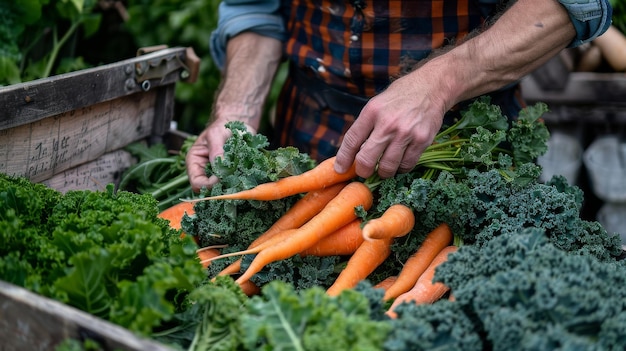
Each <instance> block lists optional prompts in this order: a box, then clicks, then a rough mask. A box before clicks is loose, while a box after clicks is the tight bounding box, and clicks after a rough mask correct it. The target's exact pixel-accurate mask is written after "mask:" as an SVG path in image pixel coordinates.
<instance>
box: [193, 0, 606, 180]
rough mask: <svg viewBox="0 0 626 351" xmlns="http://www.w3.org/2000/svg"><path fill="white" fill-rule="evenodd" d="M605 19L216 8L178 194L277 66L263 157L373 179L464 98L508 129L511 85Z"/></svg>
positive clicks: (255, 5) (296, 6)
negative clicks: (281, 154)
mask: <svg viewBox="0 0 626 351" xmlns="http://www.w3.org/2000/svg"><path fill="white" fill-rule="evenodd" d="M505 5H506V6H505ZM611 15H612V10H611V7H610V5H609V4H608V0H586V1H585V0H580V1H578V2H576V1H575V0H558V1H557V0H518V1H508V3H507V1H497V0H474V1H473V0H439V1H422V0H413V1H408V0H407V1H372V0H370V1H362V0H351V1H339V0H294V1H286V0H283V1H282V2H281V1H280V0H268V1H254V0H226V1H224V2H222V4H221V5H220V21H219V24H218V28H217V29H216V31H215V32H214V34H213V37H212V42H211V43H212V50H213V53H214V55H213V56H214V59H215V61H216V62H217V63H218V65H220V66H221V67H222V68H223V80H222V84H221V87H220V90H219V92H218V94H217V98H216V103H215V106H214V110H213V116H212V117H213V118H212V121H211V122H210V124H209V125H208V126H207V128H206V129H205V130H204V131H203V132H202V133H201V134H200V135H199V136H198V140H197V141H196V142H195V144H194V145H193V146H192V148H191V149H190V151H189V154H188V156H187V159H186V162H187V170H188V174H189V177H190V182H191V185H192V188H193V189H194V190H195V191H198V190H199V189H200V188H201V187H210V186H212V185H213V184H215V183H216V182H217V179H209V178H207V177H206V175H205V173H204V169H205V166H206V164H207V162H210V161H213V160H214V159H215V157H217V156H218V155H221V154H222V153H223V145H224V142H225V140H226V139H227V138H228V136H229V134H228V130H227V129H226V128H224V125H225V124H226V123H227V122H228V121H233V120H238V121H243V122H244V123H245V124H246V125H247V127H248V128H249V129H250V131H252V132H255V131H256V130H258V128H259V124H260V120H261V116H262V111H263V104H264V102H265V99H266V97H267V94H268V92H269V89H270V86H271V83H272V81H273V78H274V75H275V73H276V70H277V68H278V66H279V64H280V63H281V62H282V60H283V59H285V58H286V59H287V60H288V61H289V62H290V75H289V77H288V79H287V82H286V83H285V87H284V89H283V90H282V94H281V97H280V99H279V105H278V108H277V113H276V121H275V130H276V131H277V133H278V134H279V135H278V136H277V137H275V141H277V144H276V145H278V146H285V145H293V146H296V147H298V148H299V149H300V150H301V151H302V152H307V153H309V154H310V155H311V156H312V157H314V158H316V159H318V160H322V159H324V158H327V157H330V156H333V155H335V154H336V156H337V157H336V161H335V169H336V171H338V172H340V173H342V172H345V171H346V170H347V168H348V167H349V166H350V165H351V164H352V163H353V162H356V165H357V166H356V169H357V174H358V175H359V176H361V177H368V176H370V175H371V174H373V173H374V172H375V171H377V172H378V174H379V175H380V176H381V177H383V178H386V177H390V176H393V175H394V174H396V173H397V172H406V171H409V170H410V169H411V168H412V166H413V165H414V164H415V163H416V162H417V160H418V159H419V157H420V155H421V153H422V152H423V151H424V149H425V148H426V147H427V146H428V145H430V144H431V143H432V141H433V138H434V136H435V135H436V134H437V132H438V131H439V129H440V128H441V126H442V123H443V121H444V117H445V116H446V115H447V114H448V115H450V114H452V113H454V111H455V110H457V109H458V108H459V106H461V105H462V104H463V103H464V102H466V101H468V100H469V99H472V98H475V97H477V96H480V95H483V94H491V95H492V97H493V100H492V101H493V102H494V103H497V104H498V105H500V106H501V107H502V108H503V111H504V112H505V114H507V115H509V116H510V117H514V116H515V114H516V113H517V111H519V109H520V108H521V107H522V104H523V102H521V100H520V99H519V91H518V90H517V84H516V83H517V82H518V81H519V79H521V78H522V77H523V76H525V75H526V74H528V73H530V72H532V71H533V70H534V69H536V68H537V67H539V66H540V65H541V64H543V63H545V62H546V61H547V60H548V59H550V58H551V57H553V56H554V55H556V54H557V53H558V52H559V51H561V50H562V49H563V48H565V47H568V46H570V47H573V46H578V45H580V44H582V43H584V42H588V41H590V40H593V39H594V38H596V37H597V36H599V35H600V34H602V33H603V32H604V31H605V30H606V29H607V28H608V26H609V25H610V22H611V21H610V19H611Z"/></svg>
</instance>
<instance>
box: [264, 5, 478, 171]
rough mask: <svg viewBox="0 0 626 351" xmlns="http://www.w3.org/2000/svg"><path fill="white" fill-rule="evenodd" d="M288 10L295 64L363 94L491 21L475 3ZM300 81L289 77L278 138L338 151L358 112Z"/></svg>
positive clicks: (313, 151)
mask: <svg viewBox="0 0 626 351" xmlns="http://www.w3.org/2000/svg"><path fill="white" fill-rule="evenodd" d="M283 8H284V17H285V22H286V27H287V35H288V39H287V41H286V43H285V54H286V57H287V59H288V60H289V61H290V63H291V65H292V67H293V69H295V70H300V71H302V72H304V73H305V74H307V75H309V76H312V77H315V79H317V80H320V81H322V82H324V83H326V84H328V85H330V86H331V87H333V88H335V89H337V90H340V91H343V92H346V93H350V94H356V95H359V96H363V97H364V98H367V97H371V96H373V95H375V94H377V93H379V92H381V91H382V90H384V89H385V88H386V87H387V86H388V85H389V84H390V82H391V81H392V80H393V79H394V78H397V77H399V76H401V75H403V74H404V73H406V72H409V71H411V70H412V69H413V67H414V66H415V64H416V63H417V62H418V61H420V60H422V59H423V58H425V57H426V56H428V55H429V54H430V53H431V51H432V50H433V49H434V48H440V47H442V46H444V45H446V44H450V43H452V42H455V41H458V40H461V39H462V38H463V37H465V36H466V35H467V34H468V33H469V32H471V31H472V30H474V29H476V28H478V27H480V26H481V25H482V24H483V23H484V20H485V19H484V17H483V15H482V12H481V9H480V8H479V7H478V5H477V4H476V2H475V1H471V0H438V1H425V0H405V1H401V0H395V1H394V0H391V1H384V0H382V1H381V0H368V1H362V0H351V1H347V0H346V1H340V0H334V1H333V0H295V1H283ZM297 83H298V82H296V81H294V79H293V75H290V77H289V78H288V79H287V82H286V84H285V86H284V87H283V90H282V93H281V96H280V98H279V103H278V108H277V114H276V122H275V129H276V132H277V138H276V140H278V141H279V145H280V146H286V145H292V146H296V147H298V148H299V149H300V151H302V152H307V153H308V154H310V155H311V156H312V157H314V158H316V159H318V160H322V159H325V158H328V157H330V156H333V155H335V154H336V151H337V149H338V147H339V144H340V142H341V137H342V136H343V134H344V133H345V132H346V131H347V129H348V127H349V126H350V125H351V124H352V122H353V121H354V119H355V118H356V116H355V115H354V114H349V113H343V112H339V111H333V110H332V109H330V108H325V107H324V106H321V105H320V103H319V100H317V99H315V98H313V97H312V96H311V94H310V93H309V92H307V91H306V89H305V88H306V87H304V86H303V85H306V84H303V83H302V82H300V84H297ZM344 112H345V111H344Z"/></svg>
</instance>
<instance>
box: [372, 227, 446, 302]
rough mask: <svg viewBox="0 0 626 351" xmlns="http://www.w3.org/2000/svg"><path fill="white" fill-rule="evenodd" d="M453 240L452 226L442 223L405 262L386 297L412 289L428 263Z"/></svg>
mask: <svg viewBox="0 0 626 351" xmlns="http://www.w3.org/2000/svg"><path fill="white" fill-rule="evenodd" d="M451 242H452V231H451V230H450V227H449V226H448V225H447V224H445V223H442V224H440V225H439V226H437V228H435V229H433V230H432V231H431V232H430V233H428V235H426V238H425V239H424V242H422V244H421V245H420V247H419V248H418V249H417V251H415V253H413V255H411V257H409V258H408V259H407V260H406V262H405V263H404V267H402V270H401V271H400V273H399V274H398V279H397V280H396V282H395V283H394V284H393V285H392V286H390V287H389V289H387V291H386V292H385V296H384V299H385V300H389V299H392V298H396V297H398V296H399V295H400V294H402V293H405V292H407V291H409V289H411V287H413V286H414V285H415V283H416V282H417V280H418V278H419V277H420V275H422V273H424V271H425V270H426V269H427V268H428V265H429V264H430V263H431V262H432V261H433V260H434V259H435V256H437V254H438V253H439V252H440V251H441V250H443V248H444V247H446V246H448V245H450V243H451Z"/></svg>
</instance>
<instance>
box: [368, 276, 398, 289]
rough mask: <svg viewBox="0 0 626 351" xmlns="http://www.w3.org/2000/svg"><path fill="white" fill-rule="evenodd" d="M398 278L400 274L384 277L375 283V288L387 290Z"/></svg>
mask: <svg viewBox="0 0 626 351" xmlns="http://www.w3.org/2000/svg"><path fill="white" fill-rule="evenodd" d="M396 279H398V276H396V275H390V276H388V277H387V278H385V279H383V280H382V281H381V282H379V283H378V284H376V285H374V289H383V290H385V291H386V290H387V289H389V287H390V286H391V285H392V284H393V282H395V281H396Z"/></svg>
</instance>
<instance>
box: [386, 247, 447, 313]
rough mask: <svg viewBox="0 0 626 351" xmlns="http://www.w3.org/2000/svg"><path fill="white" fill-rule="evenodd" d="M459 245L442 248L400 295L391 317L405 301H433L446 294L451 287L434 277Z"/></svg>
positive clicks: (395, 301) (418, 302)
mask: <svg viewBox="0 0 626 351" xmlns="http://www.w3.org/2000/svg"><path fill="white" fill-rule="evenodd" d="M456 250H457V247H456V246H454V245H450V246H446V247H445V248H444V249H443V250H441V251H440V252H439V253H438V254H437V256H436V257H435V259H434V260H433V261H432V262H431V263H430V265H429V266H428V268H427V269H426V271H424V273H423V274H422V275H421V276H420V277H419V279H418V280H417V282H416V283H415V285H414V286H413V287H412V288H411V289H410V290H409V291H407V292H405V293H403V294H401V295H400V296H398V297H397V298H396V299H395V300H394V301H393V303H392V304H391V307H389V310H388V311H387V315H388V316H389V317H391V318H396V317H397V315H396V313H395V312H394V309H395V308H396V307H397V306H398V305H399V304H401V303H403V302H413V303H416V304H427V303H433V302H435V301H437V300H439V299H440V298H442V297H443V295H445V293H446V292H448V291H449V290H450V289H449V288H448V287H447V286H446V285H444V284H443V283H441V282H436V283H433V277H434V276H435V270H436V269H437V267H438V266H439V265H440V264H442V263H443V262H445V261H446V260H447V259H448V255H449V254H451V253H453V252H455V251H456Z"/></svg>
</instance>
